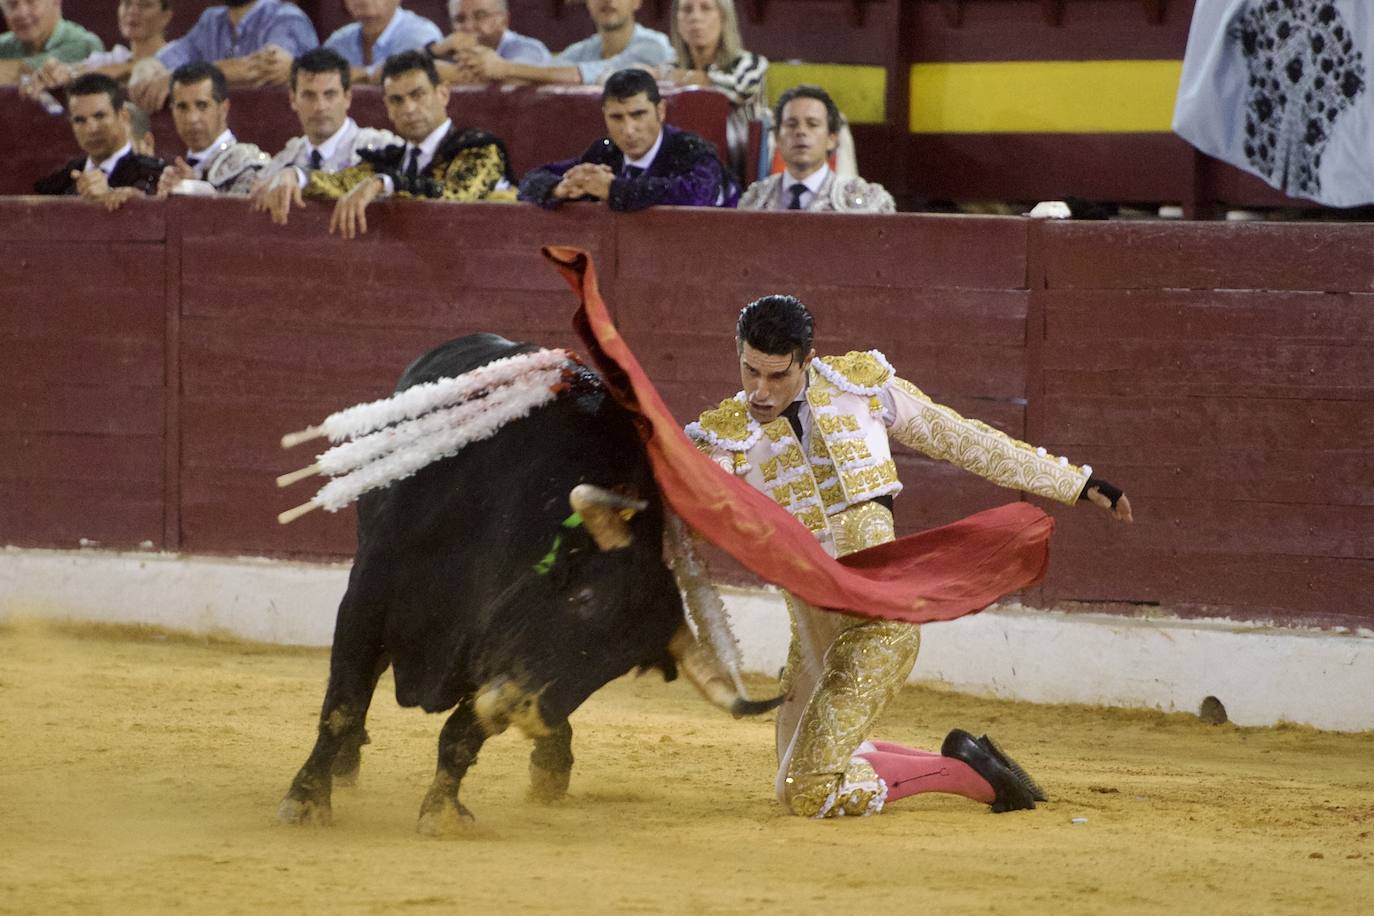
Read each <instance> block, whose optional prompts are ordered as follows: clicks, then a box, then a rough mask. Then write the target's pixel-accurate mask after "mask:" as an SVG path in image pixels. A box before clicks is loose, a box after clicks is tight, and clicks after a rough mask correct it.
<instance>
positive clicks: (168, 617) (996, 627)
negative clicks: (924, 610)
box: [0, 548, 1374, 731]
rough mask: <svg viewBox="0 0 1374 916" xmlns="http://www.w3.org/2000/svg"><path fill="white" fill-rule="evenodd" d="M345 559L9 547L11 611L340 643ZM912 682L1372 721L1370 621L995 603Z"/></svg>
mask: <svg viewBox="0 0 1374 916" xmlns="http://www.w3.org/2000/svg"><path fill="white" fill-rule="evenodd" d="M348 568H349V567H348V564H346V563H336V564H312V563H292V562H282V561H275V560H263V559H253V558H238V559H229V558H214V557H192V556H185V557H183V556H173V555H168V554H158V553H151V552H150V553H112V552H108V551H96V550H81V551H57V550H51V551H49V550H19V549H15V548H6V549H4V550H0V621H5V620H8V619H11V618H21V617H27V618H43V619H59V620H79V621H91V622H104V623H123V624H148V625H153V626H163V627H167V628H169V629H177V630H186V631H190V632H193V633H205V634H209V633H221V634H227V635H232V636H237V637H240V638H244V639H252V640H258V641H261V642H270V643H280V644H284V645H309V646H324V645H328V644H329V643H330V641H331V639H332V635H333V630H334V613H335V609H336V608H337V606H338V602H339V598H340V597H341V596H342V595H343V592H344V588H345V586H346V584H347V581H348ZM724 597H725V601H726V605H727V607H728V608H729V609H730V613H731V615H732V617H733V619H734V622H735V629H736V632H737V634H738V636H739V639H740V646H741V649H742V650H743V653H744V661H745V666H746V667H747V668H748V669H749V670H751V671H759V672H764V673H770V674H771V673H776V672H777V671H778V670H779V669H780V668H781V667H782V665H783V662H784V661H785V659H786V655H787V638H788V627H787V612H786V609H785V608H784V606H783V602H782V599H781V596H780V595H779V594H778V593H777V592H776V591H771V590H753V589H750V590H746V589H726V590H725V592H724ZM912 679H913V680H914V681H918V682H924V683H931V682H938V683H941V684H944V685H947V686H949V687H951V688H953V689H955V690H959V691H964V692H968V693H975V694H982V695H985V696H996V697H1002V698H1005V699H1016V700H1027V701H1030V702H1035V703H1088V704H1097V705H1107V706H1132V707H1148V708H1154V709H1162V710H1166V711H1184V712H1196V711H1197V710H1198V709H1199V707H1200V705H1201V703H1202V701H1203V699H1204V698H1206V697H1209V696H1211V697H1216V698H1217V699H1219V700H1220V701H1221V703H1222V704H1223V705H1224V706H1225V709H1226V713H1227V715H1228V716H1229V718H1230V720H1231V721H1233V722H1235V723H1237V724H1240V725H1272V724H1275V723H1277V722H1281V721H1289V722H1299V723H1304V724H1308V725H1313V726H1316V727H1318V728H1325V729H1334V730H1339V731H1361V730H1366V729H1374V703H1371V702H1370V699H1371V697H1374V632H1369V631H1360V632H1356V633H1350V632H1333V631H1327V630H1312V629H1299V628H1280V627H1271V626H1262V625H1258V624H1245V623H1237V622H1235V621H1230V620H1180V619H1177V618H1165V619H1141V618H1128V617H1120V616H1113V615H1097V614H1083V613H1074V614H1064V613H1060V612H1055V611H1039V610H1026V609H1022V608H1020V607H1019V606H994V607H993V608H990V609H989V610H987V611H984V612H983V613H981V614H977V615H975V616H973V617H967V618H964V619H963V620H957V621H954V622H951V623H941V624H934V625H929V626H927V627H925V628H924V632H923V634H922V645H921V656H920V660H919V661H918V662H917V665H916V671H915V674H914V675H913V678H912Z"/></svg>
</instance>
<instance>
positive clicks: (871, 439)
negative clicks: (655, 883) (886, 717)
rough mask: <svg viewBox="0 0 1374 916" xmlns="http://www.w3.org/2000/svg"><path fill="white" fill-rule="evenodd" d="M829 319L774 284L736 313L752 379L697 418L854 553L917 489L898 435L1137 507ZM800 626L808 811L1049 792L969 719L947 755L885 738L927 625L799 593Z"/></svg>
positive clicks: (780, 781) (788, 708) (789, 703)
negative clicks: (880, 722)
mask: <svg viewBox="0 0 1374 916" xmlns="http://www.w3.org/2000/svg"><path fill="white" fill-rule="evenodd" d="M813 333H814V320H813V318H812V316H811V314H810V312H809V311H808V310H807V309H806V307H805V306H804V305H802V303H801V302H800V301H798V300H797V299H796V298H794V297H792V296H765V297H764V298H762V299H758V300H756V301H754V302H751V303H750V304H749V305H747V306H745V308H744V309H743V310H742V311H741V313H740V317H739V322H738V324H737V326H736V348H737V350H738V352H739V365H740V377H741V381H742V382H743V386H744V388H743V390H742V391H741V392H740V393H739V394H737V395H735V397H733V398H730V399H728V400H725V401H723V402H721V404H720V406H719V407H716V408H713V409H711V410H708V411H706V412H705V413H703V414H702V415H701V417H700V418H699V419H698V420H697V421H696V422H694V423H691V424H689V425H688V427H687V434H688V435H689V436H690V437H691V438H692V439H693V440H694V441H695V443H696V444H697V447H698V448H699V449H701V450H702V451H703V452H704V453H706V454H707V455H708V456H709V457H711V458H712V459H713V460H714V461H715V462H716V463H717V464H719V465H720V466H721V467H722V468H724V469H725V470H726V471H727V472H729V473H731V474H734V475H736V476H738V477H742V478H743V479H744V480H745V482H747V483H749V484H750V485H752V486H753V487H754V488H755V489H757V490H760V491H762V492H764V493H766V494H768V495H769V496H771V497H772V498H773V499H774V500H775V501H776V502H777V503H778V504H780V505H781V506H783V507H784V508H785V509H787V510H788V511H789V512H790V513H791V514H792V516H793V517H794V518H796V519H797V520H798V521H799V522H801V523H802V524H803V525H805V526H806V527H807V528H809V529H810V530H811V532H812V533H813V534H814V535H815V536H816V537H817V538H818V539H820V541H821V543H822V545H823V546H825V548H826V550H827V552H829V553H830V554H831V555H832V556H843V555H845V554H849V553H853V552H855V551H858V550H862V549H864V548H866V547H872V546H875V545H877V544H882V543H886V542H888V541H891V540H893V538H894V537H895V534H894V528H893V518H892V507H893V499H894V498H895V497H896V496H897V494H898V493H899V492H901V489H902V484H901V482H900V481H899V480H898V479H897V468H896V465H895V463H894V462H893V460H892V452H891V447H890V443H889V439H896V440H897V441H898V442H900V443H902V444H903V445H906V446H908V447H911V448H914V449H916V450H917V451H919V452H921V453H923V454H925V455H927V456H929V457H931V458H935V459H940V460H944V461H949V462H951V463H953V464H955V465H957V466H958V467H961V468H963V469H965V470H968V471H971V472H973V473H975V474H978V475H979V476H981V477H984V478H986V479H988V480H990V481H992V482H994V483H997V484H1000V485H1002V486H1005V487H1009V488H1012V489H1015V490H1021V491H1025V492H1028V493H1034V494H1036V495H1038V496H1042V497H1045V498H1048V499H1053V500H1056V501H1058V502H1062V503H1066V504H1074V503H1076V502H1078V501H1079V500H1080V499H1083V500H1087V501H1090V502H1092V503H1093V504H1095V505H1097V506H1100V507H1102V508H1104V509H1106V510H1108V511H1110V512H1111V513H1112V514H1113V516H1114V517H1116V518H1117V519H1120V520H1122V521H1130V520H1131V507H1130V502H1129V500H1127V498H1126V496H1125V495H1124V494H1123V493H1122V492H1121V491H1120V490H1119V489H1117V488H1116V487H1114V486H1112V485H1111V484H1109V483H1107V482H1106V481H1104V480H1100V479H1098V478H1095V477H1093V476H1092V468H1091V467H1089V466H1087V465H1084V466H1076V465H1073V464H1070V463H1069V462H1068V460H1067V459H1065V458H1059V457H1056V456H1054V455H1050V454H1048V453H1047V452H1046V451H1045V449H1043V448H1035V447H1033V446H1030V445H1027V444H1026V443H1024V442H1019V441H1017V440H1015V439H1012V438H1011V437H1009V436H1007V435H1005V434H1003V433H1001V432H999V431H998V430H995V429H993V428H992V427H990V426H988V425H986V424H984V423H981V422H979V421H977V420H972V419H967V418H965V417H962V416H960V415H959V414H958V413H957V412H955V411H954V410H951V409H950V408H948V407H945V406H943V405H940V404H937V403H935V402H934V401H932V400H931V399H930V398H929V397H927V396H926V395H925V394H924V393H922V392H921V390H920V389H918V388H917V387H916V386H915V385H913V384H911V383H910V382H908V381H906V380H905V379H902V378H899V377H898V376H897V375H896V373H895V372H894V371H893V369H892V366H891V365H890V364H889V363H888V361H887V359H886V358H884V356H883V355H882V354H881V353H879V352H878V351H876V350H869V351H867V352H851V353H848V354H846V355H844V356H837V357H817V356H816V351H815V350H814V349H812V346H811V343H812V337H813ZM786 600H787V608H788V612H789V615H790V617H791V624H792V640H791V647H790V649H789V652H788V659H787V666H786V668H785V669H784V671H783V683H782V687H783V691H784V693H785V694H786V696H787V699H786V700H785V702H784V703H783V705H782V706H781V707H780V709H779V710H778V718H777V756H778V771H777V784H776V788H777V795H778V798H779V800H780V801H781V802H782V803H783V804H784V805H786V806H787V807H788V809H789V810H790V811H792V812H793V813H794V814H798V815H802V816H806V817H835V816H841V815H867V814H876V813H878V812H880V811H881V810H882V809H883V807H884V805H886V804H888V803H890V802H893V801H896V800H897V799H899V798H904V797H906V796H908V795H913V794H917V793H922V792H945V793H952V794H956V795H962V796H964V797H966V798H970V799H973V800H975V801H978V802H982V803H985V804H989V805H991V806H992V809H993V811H995V812H1002V811H1010V810H1017V809H1026V808H1033V807H1034V806H1035V802H1036V801H1044V800H1045V796H1044V793H1043V791H1042V790H1041V789H1040V787H1039V786H1038V785H1037V784H1036V783H1035V782H1034V781H1033V780H1032V779H1031V777H1030V776H1029V775H1028V774H1027V773H1026V772H1025V770H1024V769H1022V768H1021V767H1020V766H1019V765H1017V763H1016V762H1015V761H1014V760H1013V759H1012V758H1011V757H1010V756H1008V755H1007V754H1006V753H1005V752H1004V751H1003V750H1002V749H1001V748H1000V747H999V746H998V745H997V744H996V743H995V742H994V741H992V739H990V738H988V737H987V736H986V735H983V736H981V737H977V738H975V737H974V736H973V735H972V734H970V733H968V732H966V731H963V730H961V729H954V730H953V731H951V732H950V733H949V735H948V736H947V737H946V738H945V740H944V743H943V745H942V746H941V749H940V752H939V753H934V752H927V751H921V750H916V749H913V748H907V747H903V746H901V745H897V744H892V743H890V742H881V741H874V740H871V734H872V729H873V726H874V723H875V722H876V721H877V719H878V717H879V715H881V713H882V712H883V709H884V708H885V707H886V706H887V705H888V703H889V702H890V701H891V700H892V698H893V697H894V696H895V695H896V693H897V691H898V690H899V689H900V688H901V686H902V685H903V684H904V683H905V682H906V680H907V677H908V675H909V674H910V673H911V670H912V667H913V666H914V665H915V663H916V654H917V650H918V649H919V647H920V630H919V629H918V627H916V626H915V625H913V624H910V623H903V622H897V621H888V620H873V619H865V618H860V617H856V616H853V615H850V614H843V613H838V612H834V611H827V610H822V609H819V608H816V607H812V606H811V605H809V604H807V603H806V602H804V601H802V600H800V599H799V598H797V597H796V596H794V595H791V594H787V595H786Z"/></svg>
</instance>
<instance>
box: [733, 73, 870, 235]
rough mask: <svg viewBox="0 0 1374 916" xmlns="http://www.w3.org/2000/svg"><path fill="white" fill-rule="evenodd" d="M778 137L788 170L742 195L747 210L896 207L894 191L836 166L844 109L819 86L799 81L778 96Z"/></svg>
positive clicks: (854, 210)
mask: <svg viewBox="0 0 1374 916" xmlns="http://www.w3.org/2000/svg"><path fill="white" fill-rule="evenodd" d="M773 125H774V127H773V131H774V137H775V140H776V142H777V147H778V153H779V155H781V156H782V161H783V165H784V166H786V168H785V170H784V171H782V172H780V173H778V174H776V175H769V176H768V177H767V178H760V179H759V180H758V181H756V182H754V183H753V184H751V185H750V186H749V188H748V190H746V191H745V192H744V196H743V197H741V198H740V201H739V208H740V209H741V210H807V211H810V212H813V213H818V212H824V211H830V212H841V213H895V212H896V210H897V207H896V204H894V203H893V201H892V195H891V194H889V193H887V191H886V189H884V188H883V186H882V185H880V184H874V183H873V182H869V181H864V180H863V179H862V178H858V177H854V178H840V177H839V176H837V175H836V174H835V173H834V172H833V171H832V170H831V168H830V163H829V159H830V154H831V153H833V152H834V151H835V147H836V144H837V143H838V142H839V133H840V110H839V109H838V108H837V107H835V103H834V102H833V101H832V100H831V98H830V94H829V93H827V92H826V91H825V90H824V89H822V88H820V87H819V86H806V85H802V86H793V87H792V88H791V89H788V90H787V91H786V92H784V93H783V94H782V95H781V96H780V97H779V98H778V104H777V107H776V111H775V117H774V119H773Z"/></svg>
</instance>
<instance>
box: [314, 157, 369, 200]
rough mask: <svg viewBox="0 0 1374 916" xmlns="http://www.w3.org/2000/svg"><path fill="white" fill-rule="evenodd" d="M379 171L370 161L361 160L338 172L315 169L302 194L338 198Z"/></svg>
mask: <svg viewBox="0 0 1374 916" xmlns="http://www.w3.org/2000/svg"><path fill="white" fill-rule="evenodd" d="M376 175H377V173H376V172H375V171H373V170H372V164H371V163H370V162H360V163H358V164H357V165H351V166H349V167H348V168H346V169H340V170H339V171H337V172H326V171H324V170H322V169H315V170H314V171H312V172H311V173H310V178H309V180H308V181H306V183H305V190H304V191H302V192H301V193H302V195H303V196H304V197H306V198H308V199H310V200H338V199H339V198H341V197H343V196H344V195H345V194H347V193H348V192H349V191H351V190H353V189H354V188H356V187H357V186H358V185H360V184H362V183H363V182H364V181H367V180H369V179H371V178H374V177H376Z"/></svg>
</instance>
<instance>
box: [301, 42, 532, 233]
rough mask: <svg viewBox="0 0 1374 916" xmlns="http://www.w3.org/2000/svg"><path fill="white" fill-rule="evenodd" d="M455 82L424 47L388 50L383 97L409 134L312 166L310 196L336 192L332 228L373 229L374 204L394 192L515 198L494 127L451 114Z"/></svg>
mask: <svg viewBox="0 0 1374 916" xmlns="http://www.w3.org/2000/svg"><path fill="white" fill-rule="evenodd" d="M448 97H449V87H448V84H447V83H445V82H443V81H442V80H440V79H439V74H438V72H437V71H436V70H435V68H434V61H433V59H432V58H430V56H429V55H428V54H426V53H425V52H423V51H405V52H403V53H401V54H396V55H393V56H391V57H389V58H387V61H386V64H385V65H383V67H382V100H383V101H384V102H385V103H386V113H387V117H388V118H390V119H391V126H392V127H394V128H395V129H396V133H397V134H399V135H400V138H401V140H402V141H403V142H400V143H395V144H393V145H391V146H388V147H386V148H385V149H382V150H378V151H375V152H374V151H371V150H361V151H360V152H359V158H360V159H361V160H362V161H361V162H360V163H359V164H358V165H356V166H353V167H352V168H347V169H343V170H341V171H339V172H335V173H333V174H330V173H327V172H324V171H323V170H320V171H316V172H313V173H311V176H310V181H309V183H308V184H307V185H306V188H305V191H304V196H305V197H306V198H312V197H313V198H317V199H323V200H336V201H338V203H337V204H335V206H334V213H333V215H332V216H331V217H330V220H329V231H330V232H331V233H333V232H336V231H337V232H338V233H339V235H340V236H342V237H343V238H346V239H349V238H353V237H355V236H357V235H361V234H364V233H366V232H367V208H368V206H369V205H370V204H371V203H372V201H374V200H377V199H378V198H385V197H390V196H392V195H393V194H394V195H396V196H398V197H399V196H404V197H426V198H431V199H441V200H449V201H475V200H514V199H515V192H514V190H513V189H512V188H511V179H512V173H511V167H510V156H509V155H508V154H507V153H506V147H505V144H503V143H502V142H501V140H500V139H499V138H497V137H496V136H494V135H492V134H490V133H488V132H487V131H484V130H480V129H477V128H472V127H468V128H462V127H457V126H455V125H454V123H453V121H452V119H450V118H449V116H448Z"/></svg>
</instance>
